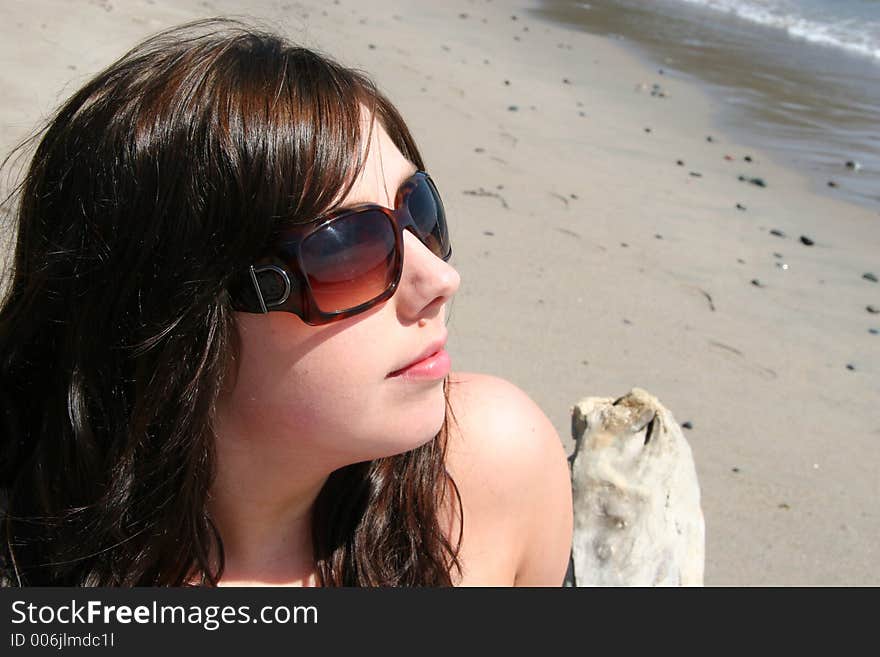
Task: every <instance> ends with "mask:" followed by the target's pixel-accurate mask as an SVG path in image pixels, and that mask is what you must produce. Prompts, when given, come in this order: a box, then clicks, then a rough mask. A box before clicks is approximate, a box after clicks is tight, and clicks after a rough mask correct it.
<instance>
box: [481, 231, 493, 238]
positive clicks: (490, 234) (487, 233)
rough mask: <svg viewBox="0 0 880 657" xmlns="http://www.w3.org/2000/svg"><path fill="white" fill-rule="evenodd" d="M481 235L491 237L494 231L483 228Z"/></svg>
mask: <svg viewBox="0 0 880 657" xmlns="http://www.w3.org/2000/svg"><path fill="white" fill-rule="evenodd" d="M483 235H488V236H489V237H492V236H493V235H495V233H493V232H492V231H491V230H484V231H483Z"/></svg>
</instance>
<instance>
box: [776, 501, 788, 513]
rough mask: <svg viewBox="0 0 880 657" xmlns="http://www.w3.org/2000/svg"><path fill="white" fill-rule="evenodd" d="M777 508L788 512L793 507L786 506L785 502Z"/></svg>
mask: <svg viewBox="0 0 880 657" xmlns="http://www.w3.org/2000/svg"><path fill="white" fill-rule="evenodd" d="M777 506H778V507H779V508H780V509H785V510H786V511H788V510H789V509H790V508H791V507H790V506H789V505H788V504H786V503H785V502H782V503H781V504H779V505H777Z"/></svg>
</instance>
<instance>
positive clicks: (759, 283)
mask: <svg viewBox="0 0 880 657" xmlns="http://www.w3.org/2000/svg"><path fill="white" fill-rule="evenodd" d="M752 285H754V286H755V287H764V284H763V283H762V282H761V281H759V280H758V279H757V278H753V279H752Z"/></svg>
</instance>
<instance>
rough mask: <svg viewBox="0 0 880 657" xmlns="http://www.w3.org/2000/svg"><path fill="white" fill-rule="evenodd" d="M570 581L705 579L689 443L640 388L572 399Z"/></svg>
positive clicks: (687, 582) (684, 582)
mask: <svg viewBox="0 0 880 657" xmlns="http://www.w3.org/2000/svg"><path fill="white" fill-rule="evenodd" d="M571 412H572V425H571V426H572V436H573V438H574V439H575V441H576V445H575V451H574V454H573V455H572V457H571V459H570V460H571V466H572V472H571V477H572V493H573V497H574V539H573V544H572V569H573V573H572V572H571V570H572V569H570V575H571V583H573V584H574V585H575V586H701V585H702V584H703V567H704V562H705V525H704V520H703V512H702V509H701V508H700V487H699V483H698V482H697V473H696V468H695V467H694V459H693V456H692V454H691V449H690V446H689V445H688V442H687V440H685V438H684V436H683V435H682V432H681V428H680V427H679V425H678V423H677V422H676V421H675V418H674V417H673V415H672V413H671V412H670V411H669V410H668V409H666V408H664V407H663V405H662V404H661V403H660V402H659V401H658V400H657V399H656V398H655V397H654V396H652V395H651V394H649V393H648V392H646V391H644V390H642V389H640V388H633V389H632V391H631V392H630V393H629V394H627V395H625V396H623V397H621V398H619V399H616V400H615V399H613V398H610V397H608V398H605V397H588V398H585V399H583V400H581V401H580V402H579V403H578V404H576V405H575V406H574V407H573V408H572V411H571Z"/></svg>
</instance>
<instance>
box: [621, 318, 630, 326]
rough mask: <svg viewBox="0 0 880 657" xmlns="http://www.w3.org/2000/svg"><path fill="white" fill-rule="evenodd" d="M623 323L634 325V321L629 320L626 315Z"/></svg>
mask: <svg viewBox="0 0 880 657" xmlns="http://www.w3.org/2000/svg"><path fill="white" fill-rule="evenodd" d="M623 323H624V324H627V325H629V326H632V322H631V321H629V320H628V319H627V318H626V317H624V318H623Z"/></svg>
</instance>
